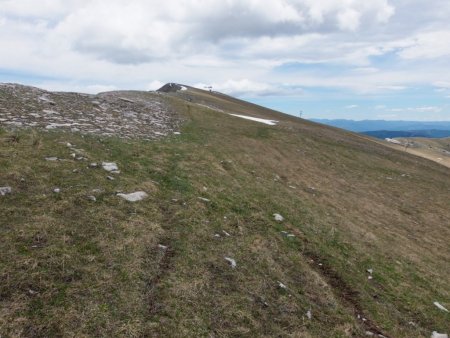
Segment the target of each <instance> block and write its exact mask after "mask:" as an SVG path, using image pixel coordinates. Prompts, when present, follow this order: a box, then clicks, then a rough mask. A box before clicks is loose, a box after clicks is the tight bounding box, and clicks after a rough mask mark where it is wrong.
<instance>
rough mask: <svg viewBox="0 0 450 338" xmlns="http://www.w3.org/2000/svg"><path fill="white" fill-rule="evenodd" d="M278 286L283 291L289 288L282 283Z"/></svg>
mask: <svg viewBox="0 0 450 338" xmlns="http://www.w3.org/2000/svg"><path fill="white" fill-rule="evenodd" d="M278 286H279V287H280V288H282V289H287V286H286V285H284V284H283V283H281V282H280V281H278Z"/></svg>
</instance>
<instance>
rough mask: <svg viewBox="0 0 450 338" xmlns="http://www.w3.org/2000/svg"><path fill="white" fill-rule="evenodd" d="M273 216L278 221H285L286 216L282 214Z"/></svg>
mask: <svg viewBox="0 0 450 338" xmlns="http://www.w3.org/2000/svg"><path fill="white" fill-rule="evenodd" d="M273 218H274V219H275V221H277V222H283V221H284V217H283V216H281V215H280V214H273Z"/></svg>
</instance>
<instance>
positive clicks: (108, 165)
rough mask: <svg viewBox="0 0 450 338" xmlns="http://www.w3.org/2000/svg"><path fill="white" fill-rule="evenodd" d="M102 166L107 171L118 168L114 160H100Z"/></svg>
mask: <svg viewBox="0 0 450 338" xmlns="http://www.w3.org/2000/svg"><path fill="white" fill-rule="evenodd" d="M102 167H103V169H105V170H106V171H109V172H116V171H118V170H119V167H118V166H117V164H116V163H115V162H102Z"/></svg>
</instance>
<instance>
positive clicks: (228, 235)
mask: <svg viewBox="0 0 450 338" xmlns="http://www.w3.org/2000/svg"><path fill="white" fill-rule="evenodd" d="M222 232H223V233H224V234H225V236H227V237H230V236H231V235H230V234H229V233H228V232H226V231H225V230H222Z"/></svg>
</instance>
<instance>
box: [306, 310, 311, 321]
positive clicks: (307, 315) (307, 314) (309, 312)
mask: <svg viewBox="0 0 450 338" xmlns="http://www.w3.org/2000/svg"><path fill="white" fill-rule="evenodd" d="M306 317H308V319H309V320H311V319H312V312H311V310H308V312H306Z"/></svg>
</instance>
